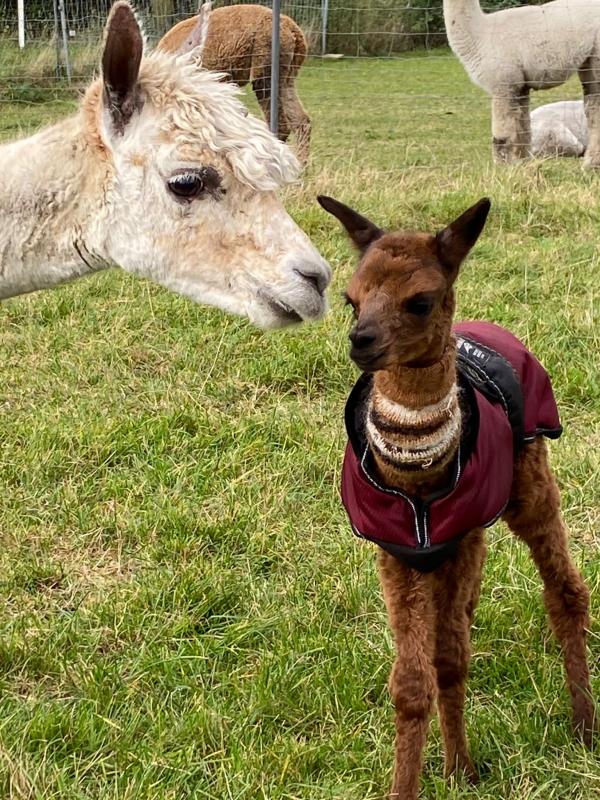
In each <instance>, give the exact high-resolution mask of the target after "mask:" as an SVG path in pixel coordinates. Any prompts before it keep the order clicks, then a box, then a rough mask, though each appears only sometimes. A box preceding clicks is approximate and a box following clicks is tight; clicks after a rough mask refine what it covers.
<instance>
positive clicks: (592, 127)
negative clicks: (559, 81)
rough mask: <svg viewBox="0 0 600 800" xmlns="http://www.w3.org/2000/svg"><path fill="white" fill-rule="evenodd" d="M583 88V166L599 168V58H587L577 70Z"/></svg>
mask: <svg viewBox="0 0 600 800" xmlns="http://www.w3.org/2000/svg"><path fill="white" fill-rule="evenodd" d="M579 80H580V81H581V85H582V86H583V106H584V109H585V118H586V121H587V127H588V145H587V148H586V151H585V156H584V160H583V165H584V166H585V167H588V168H594V167H600V58H597V57H595V56H593V57H592V58H588V60H587V61H586V62H585V64H584V65H583V66H582V67H581V69H580V70H579Z"/></svg>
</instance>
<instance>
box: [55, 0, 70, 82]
mask: <svg viewBox="0 0 600 800" xmlns="http://www.w3.org/2000/svg"><path fill="white" fill-rule="evenodd" d="M58 9H59V11H60V26H61V28H62V38H63V50H64V53H65V67H66V68H67V80H68V82H69V83H71V78H72V74H71V61H70V60H69V31H68V30H67V14H66V12H65V2H64V0H59V3H58Z"/></svg>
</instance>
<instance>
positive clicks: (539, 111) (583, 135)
mask: <svg viewBox="0 0 600 800" xmlns="http://www.w3.org/2000/svg"><path fill="white" fill-rule="evenodd" d="M587 141H588V131H587V120H586V118H585V111H584V109H583V101H582V100H562V101H560V102H558V103H548V104H547V105H545V106H540V107H539V108H536V109H535V111H532V112H531V153H532V155H534V156H537V157H539V158H549V157H553V156H575V157H576V158H577V157H579V156H582V155H583V154H584V153H585V148H586V147H587Z"/></svg>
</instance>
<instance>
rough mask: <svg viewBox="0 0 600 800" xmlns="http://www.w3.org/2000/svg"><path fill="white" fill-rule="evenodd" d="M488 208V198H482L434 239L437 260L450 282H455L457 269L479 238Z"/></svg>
mask: <svg viewBox="0 0 600 800" xmlns="http://www.w3.org/2000/svg"><path fill="white" fill-rule="evenodd" d="M490 206H491V203H490V201H489V200H488V198H487V197H484V198H482V199H481V200H479V201H478V202H477V203H475V205H474V206H471V208H468V209H467V210H466V211H465V212H464V213H463V214H461V215H460V217H458V219H455V220H454V222H451V223H450V225H448V227H447V228H444V230H443V231H440V232H439V233H438V234H437V236H436V237H435V241H436V247H437V254H438V258H439V260H440V261H441V262H442V264H443V265H444V267H446V270H447V271H448V273H449V277H450V279H451V281H454V280H455V278H456V276H457V274H458V268H459V267H460V265H461V264H462V262H463V261H464V260H465V258H466V257H467V254H468V253H469V250H470V249H471V248H472V247H473V245H474V244H475V242H476V241H477V239H478V238H479V234H480V233H481V231H482V230H483V226H484V225H485V221H486V219H487V215H488V213H489V210H490Z"/></svg>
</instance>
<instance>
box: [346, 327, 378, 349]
mask: <svg viewBox="0 0 600 800" xmlns="http://www.w3.org/2000/svg"><path fill="white" fill-rule="evenodd" d="M350 341H351V342H352V346H353V347H354V348H355V349H356V350H366V349H367V347H371V345H373V344H374V343H375V342H376V341H377V329H376V328H375V327H374V326H372V325H369V326H368V327H361V326H358V325H356V326H355V327H354V328H353V329H352V330H351V331H350Z"/></svg>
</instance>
